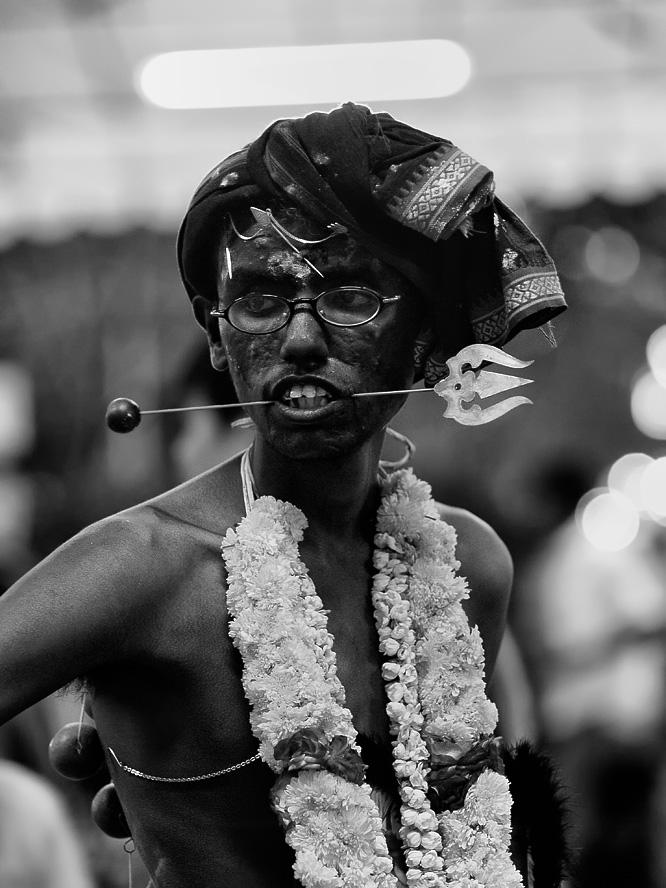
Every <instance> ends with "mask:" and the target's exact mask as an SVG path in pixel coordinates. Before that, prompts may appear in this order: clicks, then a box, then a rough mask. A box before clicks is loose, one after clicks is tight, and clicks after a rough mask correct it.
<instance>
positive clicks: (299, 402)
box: [282, 383, 331, 410]
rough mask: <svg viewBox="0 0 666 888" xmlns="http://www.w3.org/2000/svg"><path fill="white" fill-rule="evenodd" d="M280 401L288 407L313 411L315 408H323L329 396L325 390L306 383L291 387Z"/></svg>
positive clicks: (329, 398)
mask: <svg viewBox="0 0 666 888" xmlns="http://www.w3.org/2000/svg"><path fill="white" fill-rule="evenodd" d="M282 400H283V401H284V402H285V403H287V404H289V406H290V407H299V408H301V409H307V410H313V409H315V408H316V407H323V406H324V405H325V404H328V402H329V401H330V400H331V396H330V394H329V393H328V392H327V391H326V389H323V388H321V387H320V386H318V385H311V384H310V383H308V384H307V385H300V384H296V385H292V387H291V388H290V389H287V391H286V392H285V393H284V395H283V396H282Z"/></svg>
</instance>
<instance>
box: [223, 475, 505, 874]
mask: <svg viewBox="0 0 666 888" xmlns="http://www.w3.org/2000/svg"><path fill="white" fill-rule="evenodd" d="M306 526H307V520H306V519H305V517H304V515H303V514H302V512H300V511H299V510H298V509H297V508H296V507H295V506H293V505H291V504H290V503H287V502H281V501H278V500H276V499H274V498H273V497H269V496H264V497H261V498H260V499H258V500H257V501H256V502H255V503H254V504H253V505H252V507H251V508H250V509H249V510H248V515H247V517H246V518H245V519H243V520H242V521H241V522H240V524H239V525H238V527H237V528H236V529H235V530H234V529H230V530H229V531H228V532H227V536H226V538H225V540H224V542H223V544H222V551H223V557H224V559H225V562H226V567H227V572H228V591H227V603H228V608H229V614H230V629H229V632H230V635H231V638H232V640H233V642H234V644H235V645H236V647H237V648H238V649H239V650H240V652H241V654H242V657H243V686H244V689H245V694H246V696H247V698H248V700H249V701H250V704H251V725H252V730H253V732H254V734H255V736H256V737H257V738H258V740H259V742H260V752H261V755H262V758H263V760H264V761H266V762H267V763H268V764H269V765H270V767H271V768H272V769H273V770H274V771H275V772H276V773H277V774H278V775H279V776H278V780H277V782H276V784H275V786H274V788H273V791H272V803H273V807H274V809H275V811H276V813H277V814H278V816H279V817H280V819H281V821H282V824H283V826H284V828H285V830H286V840H287V842H288V844H289V845H290V846H291V847H292V848H293V849H294V851H295V854H296V858H295V864H294V874H295V876H296V878H297V879H299V880H300V881H301V883H302V884H303V885H304V886H305V888H370V886H377V888H397V886H398V884H399V881H398V877H397V876H396V875H395V874H394V865H393V859H392V857H391V855H390V854H389V851H388V846H387V844H386V839H385V837H384V833H383V829H382V821H381V817H380V813H379V810H378V808H377V805H376V803H375V801H374V800H373V798H372V797H371V789H370V787H369V786H368V785H367V784H366V783H365V782H364V777H363V773H364V766H363V762H362V760H361V757H360V752H359V748H358V746H357V745H356V742H355V740H356V731H355V729H354V726H353V723H352V716H351V712H350V711H349V710H348V709H347V708H346V706H345V695H344V688H343V686H342V683H341V682H340V680H339V678H338V676H337V674H336V664H335V654H334V651H333V638H332V636H331V634H330V633H329V632H328V628H327V619H326V612H325V611H324V608H323V605H322V602H321V599H320V598H319V596H318V595H317V593H316V590H315V588H314V585H313V583H312V580H311V578H310V577H309V575H308V573H307V568H306V567H305V565H304V564H303V563H302V561H301V560H300V557H299V551H298V543H299V542H300V540H301V539H302V538H303V532H304V530H305V528H306ZM455 544H456V536H455V531H454V530H453V528H452V527H450V526H449V525H448V524H446V523H445V522H443V521H441V520H439V515H438V511H437V507H436V505H435V503H434V501H433V500H432V498H431V494H430V487H429V486H428V485H427V484H425V483H424V482H422V481H419V480H418V479H416V478H415V477H414V475H413V473H412V471H411V470H404V471H399V472H394V473H393V474H391V475H389V476H387V477H386V478H385V479H383V481H382V501H381V505H380V508H379V511H378V514H377V532H376V536H375V553H374V568H375V570H376V574H375V577H374V580H373V586H372V600H373V605H374V610H375V620H376V625H377V631H378V635H379V649H380V651H381V653H382V654H383V656H384V662H383V665H382V676H383V678H384V681H385V686H386V695H387V699H388V703H387V707H386V708H387V713H388V716H389V722H390V729H391V733H392V735H393V737H394V739H393V758H394V770H395V774H396V777H397V780H398V785H399V790H400V798H401V812H400V818H401V827H400V830H399V834H400V838H401V840H402V844H403V848H404V851H405V862H406V865H407V872H406V880H407V884H408V885H409V886H411V888H445V886H449V888H450V886H454V888H519V886H522V884H523V883H522V879H521V877H520V875H519V873H518V872H517V870H516V869H515V867H514V865H513V863H512V861H511V858H510V856H509V851H508V848H509V842H510V811H511V796H510V792H509V785H508V781H507V780H506V778H505V777H504V776H502V775H501V774H500V773H497V772H496V771H495V770H491V769H489V768H488V765H489V764H491V762H492V757H493V750H494V745H493V741H492V739H491V737H490V735H491V734H492V732H493V730H494V728H495V725H496V721H497V713H496V710H495V707H494V705H493V704H492V703H491V702H490V701H489V700H488V699H487V697H486V695H485V687H484V681H483V665H484V659H483V648H482V643H481V638H480V636H479V633H478V630H477V629H476V628H472V629H470V627H469V624H468V622H467V618H466V616H465V613H464V610H463V608H462V604H461V602H462V601H463V599H464V598H466V597H467V595H468V589H467V583H466V581H465V579H464V578H462V577H460V576H458V575H457V574H456V571H457V569H458V568H459V566H460V565H459V562H458V561H456V559H455ZM452 788H453V794H452Z"/></svg>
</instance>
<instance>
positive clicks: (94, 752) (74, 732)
mask: <svg viewBox="0 0 666 888" xmlns="http://www.w3.org/2000/svg"><path fill="white" fill-rule="evenodd" d="M49 760H50V762H51V764H52V765H53V767H54V768H55V769H56V771H57V772H58V773H59V774H61V775H62V776H63V777H66V778H67V779H68V780H87V779H88V778H89V777H93V776H94V775H95V774H96V773H97V772H98V771H99V770H100V768H101V767H102V765H103V764H104V750H103V749H102V744H101V743H100V740H99V736H98V735H97V731H96V730H95V728H94V727H93V725H88V724H80V723H79V722H70V724H68V725H65V726H64V727H62V728H60V730H59V731H58V732H57V733H56V734H55V736H54V737H53V739H52V740H51V742H50V743H49Z"/></svg>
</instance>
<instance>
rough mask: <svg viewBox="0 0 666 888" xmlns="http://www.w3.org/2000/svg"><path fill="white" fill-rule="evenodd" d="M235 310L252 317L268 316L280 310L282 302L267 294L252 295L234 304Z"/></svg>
mask: <svg viewBox="0 0 666 888" xmlns="http://www.w3.org/2000/svg"><path fill="white" fill-rule="evenodd" d="M236 310H237V311H238V310H240V311H242V312H243V313H244V314H248V315H253V316H254V317H259V316H262V315H270V314H274V313H275V312H280V311H281V310H282V300H281V299H279V298H278V297H277V296H272V295H271V294H269V293H253V294H251V295H250V296H244V297H243V298H242V299H239V300H238V301H237V302H236Z"/></svg>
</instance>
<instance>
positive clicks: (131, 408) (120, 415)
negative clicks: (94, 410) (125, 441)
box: [106, 398, 141, 434]
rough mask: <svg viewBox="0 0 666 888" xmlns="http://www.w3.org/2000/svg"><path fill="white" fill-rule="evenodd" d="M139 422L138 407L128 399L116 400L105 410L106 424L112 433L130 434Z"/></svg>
mask: <svg viewBox="0 0 666 888" xmlns="http://www.w3.org/2000/svg"><path fill="white" fill-rule="evenodd" d="M140 422H141V411H140V410H139V405H138V404H137V403H136V402H135V401H130V399H129V398H116V399H115V400H114V401H111V403H110V404H109V406H108V407H107V408H106V424H107V425H108V427H109V428H110V429H111V431H112V432H119V433H121V434H124V433H125V432H131V431H132V430H133V429H135V428H136V427H137V426H138V425H139V423H140Z"/></svg>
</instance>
